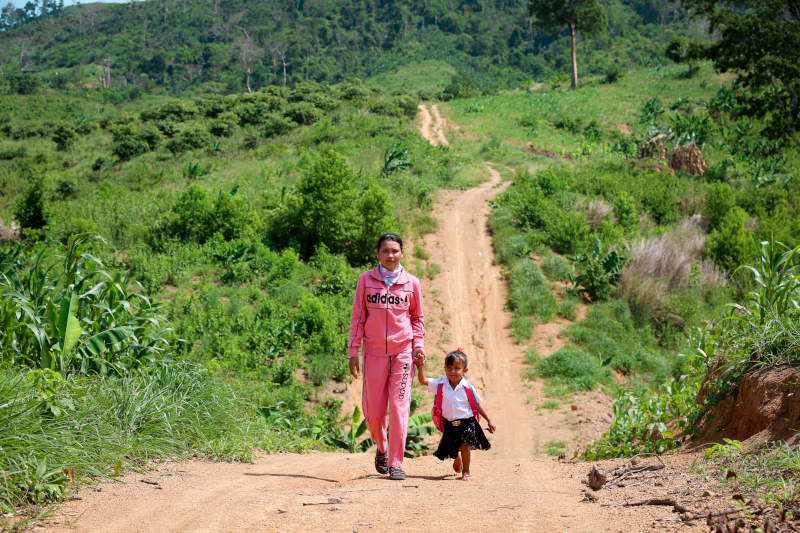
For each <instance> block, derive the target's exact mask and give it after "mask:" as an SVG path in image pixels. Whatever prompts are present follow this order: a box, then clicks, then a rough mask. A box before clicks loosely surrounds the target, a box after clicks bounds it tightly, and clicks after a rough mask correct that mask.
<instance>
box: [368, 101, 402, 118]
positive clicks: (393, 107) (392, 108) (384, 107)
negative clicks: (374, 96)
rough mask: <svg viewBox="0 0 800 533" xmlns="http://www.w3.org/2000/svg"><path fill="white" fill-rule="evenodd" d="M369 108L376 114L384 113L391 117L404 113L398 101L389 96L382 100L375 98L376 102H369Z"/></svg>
mask: <svg viewBox="0 0 800 533" xmlns="http://www.w3.org/2000/svg"><path fill="white" fill-rule="evenodd" d="M369 110H370V111H372V112H373V113H375V114H376V115H384V116H391V117H395V116H398V115H400V114H401V113H402V112H401V111H400V106H398V105H397V102H395V101H394V100H392V99H389V98H381V99H380V100H375V101H374V102H372V103H370V104H369Z"/></svg>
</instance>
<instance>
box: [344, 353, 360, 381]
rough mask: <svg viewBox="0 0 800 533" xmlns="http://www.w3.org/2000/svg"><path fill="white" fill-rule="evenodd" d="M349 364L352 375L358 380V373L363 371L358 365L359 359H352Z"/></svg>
mask: <svg viewBox="0 0 800 533" xmlns="http://www.w3.org/2000/svg"><path fill="white" fill-rule="evenodd" d="M347 364H348V365H349V366H350V375H351V376H353V377H354V378H356V379H358V373H359V372H360V371H361V367H360V365H359V363H358V357H350V358H349V360H348V361H347Z"/></svg>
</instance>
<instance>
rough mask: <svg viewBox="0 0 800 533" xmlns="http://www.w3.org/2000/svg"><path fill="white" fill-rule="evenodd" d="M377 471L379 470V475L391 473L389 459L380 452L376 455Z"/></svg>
mask: <svg viewBox="0 0 800 533" xmlns="http://www.w3.org/2000/svg"><path fill="white" fill-rule="evenodd" d="M375 470H377V471H378V473H379V474H388V473H389V459H388V458H387V457H386V454H385V453H381V452H378V453H376V454H375Z"/></svg>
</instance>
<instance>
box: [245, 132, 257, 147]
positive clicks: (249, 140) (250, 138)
mask: <svg viewBox="0 0 800 533" xmlns="http://www.w3.org/2000/svg"><path fill="white" fill-rule="evenodd" d="M260 143H261V137H260V136H259V135H258V133H255V132H250V133H248V134H247V135H245V136H244V139H242V146H244V148H245V149H246V150H255V149H256V148H258V145H259V144H260Z"/></svg>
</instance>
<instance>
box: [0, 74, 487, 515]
mask: <svg viewBox="0 0 800 533" xmlns="http://www.w3.org/2000/svg"><path fill="white" fill-rule="evenodd" d="M97 97H98V94H97V93H92V92H91V91H88V92H86V93H82V94H56V95H52V94H51V95H47V96H44V95H33V96H21V95H5V96H0V99H2V101H3V108H4V109H8V110H10V111H14V113H13V114H9V115H6V116H5V118H4V119H3V123H2V126H0V131H1V132H2V138H0V152H2V154H3V158H2V160H0V183H2V190H3V196H2V198H0V220H2V225H1V226H0V239H2V241H3V244H2V245H0V294H1V295H2V299H1V300H0V323H1V324H2V334H1V335H0V360H2V369H0V382H2V386H0V394H1V395H2V396H0V405H3V406H4V407H3V409H5V410H6V412H5V414H4V415H3V417H4V420H8V421H9V423H8V424H6V426H5V427H4V428H3V431H2V435H0V464H2V470H3V472H4V477H3V478H2V480H0V505H2V507H3V509H4V511H6V512H13V511H14V509H18V508H20V507H25V506H30V505H33V506H41V505H45V504H46V503H47V502H50V501H53V500H59V499H62V498H64V497H65V496H66V493H67V491H69V490H71V489H72V488H75V487H78V486H80V485H81V484H84V483H86V482H90V481H91V480H92V479H97V478H98V477H103V476H109V475H116V474H118V473H120V472H122V471H124V470H126V469H139V468H143V467H144V465H145V464H146V461H147V460H150V459H155V458H175V457H186V456H189V455H198V456H202V457H205V458H208V459H212V460H250V459H251V458H252V456H253V453H254V451H255V450H264V451H267V452H272V451H306V450H308V449H311V448H321V449H344V450H358V451H364V450H366V449H367V448H368V447H369V445H370V444H371V442H370V441H364V442H362V438H363V435H362V433H363V431H362V432H361V433H359V432H358V429H357V428H358V427H359V425H358V424H354V427H355V432H352V431H351V432H349V433H345V432H344V431H343V430H342V428H343V427H346V426H347V425H349V424H348V421H349V419H350V418H351V417H352V416H355V419H356V422H358V419H359V418H360V414H359V413H357V412H356V413H353V414H352V415H351V414H350V413H347V414H346V415H347V416H346V418H345V416H344V415H343V413H342V412H341V403H342V402H341V400H339V399H338V398H336V396H335V395H333V394H331V390H335V389H336V388H337V387H346V383H347V381H348V380H349V377H348V373H347V362H346V350H345V348H346V345H347V336H348V332H349V318H350V308H351V303H352V293H353V291H354V289H355V280H356V277H357V275H358V273H359V269H361V268H363V267H364V266H365V265H369V264H371V257H372V255H373V247H374V246H375V241H376V239H377V237H378V235H379V234H380V233H382V232H385V231H387V230H395V231H398V232H400V233H403V234H405V235H409V236H410V235H421V234H424V233H427V232H431V231H434V230H435V229H436V222H435V219H433V218H432V217H431V216H430V213H429V211H430V209H431V207H432V205H433V202H434V200H435V198H436V195H437V191H438V189H439V188H442V187H468V186H471V185H472V184H475V183H478V182H479V181H480V180H482V179H484V176H483V175H482V173H481V171H480V169H476V168H475V167H474V165H468V164H467V163H468V161H469V159H468V158H465V157H462V156H459V155H457V154H456V153H454V152H452V151H449V150H447V149H441V148H434V147H431V146H430V145H429V144H427V143H426V142H425V141H424V140H422V139H420V138H419V135H418V133H417V132H416V131H415V129H414V128H413V126H412V120H413V118H414V117H415V114H416V106H417V101H416V99H415V98H414V97H411V96H408V95H402V94H395V95H390V94H385V93H383V92H381V91H380V90H378V89H374V88H370V87H367V86H365V85H363V84H361V83H360V82H358V81H352V82H348V83H346V84H341V85H338V86H327V85H317V84H313V83H312V84H298V85H296V86H295V87H294V88H292V89H285V88H283V87H269V88H266V89H265V90H263V91H259V92H258V93H254V94H245V95H238V96H237V95H233V96H215V95H208V96H203V97H200V98H196V99H191V100H190V99H177V98H164V97H159V96H143V97H141V98H139V99H137V100H135V101H131V102H123V103H120V104H117V105H108V104H99V102H98V100H96V98H97ZM11 116H13V119H12V118H10V117H11ZM6 415H7V417H6ZM429 416H430V415H429V414H427V413H423V414H418V415H416V416H415V417H414V418H413V422H414V428H413V429H412V431H411V432H410V433H409V434H410V436H411V438H410V439H409V443H408V450H409V453H419V452H421V451H423V450H424V449H426V448H425V446H424V443H423V439H422V437H423V436H424V435H426V434H428V433H429V432H430V429H431V428H430V427H429V426H425V425H424V424H425V423H426V421H429ZM55 450H59V451H58V452H55ZM87 476H88V477H87Z"/></svg>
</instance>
